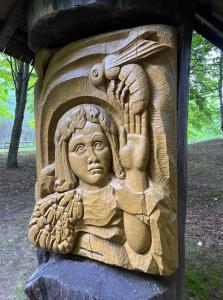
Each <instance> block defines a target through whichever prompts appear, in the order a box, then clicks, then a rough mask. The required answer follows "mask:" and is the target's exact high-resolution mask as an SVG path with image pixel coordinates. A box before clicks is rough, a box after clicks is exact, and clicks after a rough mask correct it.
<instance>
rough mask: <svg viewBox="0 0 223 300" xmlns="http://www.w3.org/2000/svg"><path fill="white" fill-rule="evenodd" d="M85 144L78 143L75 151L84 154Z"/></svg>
mask: <svg viewBox="0 0 223 300" xmlns="http://www.w3.org/2000/svg"><path fill="white" fill-rule="evenodd" d="M85 150H86V149H85V146H84V145H77V146H76V147H75V149H74V152H76V153H77V154H82V153H84V152H85Z"/></svg>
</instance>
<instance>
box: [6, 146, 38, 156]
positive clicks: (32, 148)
mask: <svg viewBox="0 0 223 300" xmlns="http://www.w3.org/2000/svg"><path fill="white" fill-rule="evenodd" d="M35 150H36V148H35V147H26V148H19V151H18V152H19V153H23V152H34V151H35ZM0 154H5V155H7V154H8V149H4V150H3V149H0Z"/></svg>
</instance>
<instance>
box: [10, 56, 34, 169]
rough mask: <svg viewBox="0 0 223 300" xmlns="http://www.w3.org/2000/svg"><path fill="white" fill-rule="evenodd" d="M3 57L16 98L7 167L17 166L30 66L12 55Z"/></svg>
mask: <svg viewBox="0 0 223 300" xmlns="http://www.w3.org/2000/svg"><path fill="white" fill-rule="evenodd" d="M5 59H6V60H7V62H8V64H9V66H10V70H11V76H12V79H13V83H14V87H15V98H16V106H15V118H14V124H13V128H12V133H11V140H10V146H9V152H8V158H7V167H9V168H16V167H18V148H19V141H20V137H21V133H22V123H23V118H24V111H25V107H26V101H27V92H28V83H29V78H30V75H31V72H32V68H31V70H30V67H29V65H28V64H26V63H24V62H22V61H18V60H16V59H14V58H12V57H8V56H5Z"/></svg>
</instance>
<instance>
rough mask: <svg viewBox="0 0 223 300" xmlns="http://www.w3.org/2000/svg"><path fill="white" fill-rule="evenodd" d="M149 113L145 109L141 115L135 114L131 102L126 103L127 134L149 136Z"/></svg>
mask: <svg viewBox="0 0 223 300" xmlns="http://www.w3.org/2000/svg"><path fill="white" fill-rule="evenodd" d="M147 116H148V114H147V111H144V112H143V113H142V114H141V115H140V114H134V111H133V110H132V108H131V105H130V104H129V103H125V105H124V117H123V120H124V124H123V125H124V128H125V130H126V132H127V134H129V133H130V134H141V135H143V136H145V137H147V136H148V117H147Z"/></svg>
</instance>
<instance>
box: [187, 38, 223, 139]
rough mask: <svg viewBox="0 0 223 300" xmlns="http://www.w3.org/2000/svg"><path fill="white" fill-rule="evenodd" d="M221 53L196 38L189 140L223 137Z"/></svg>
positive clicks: (191, 84) (192, 55)
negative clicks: (222, 126)
mask: <svg viewBox="0 0 223 300" xmlns="http://www.w3.org/2000/svg"><path fill="white" fill-rule="evenodd" d="M220 53H221V52H220V50H219V49H218V48H216V47H215V46H214V45H212V44H211V43H210V42H208V41H207V40H206V39H204V38H203V37H202V36H200V35H199V34H197V33H194V34H193V40H192V53H191V68H190V99H189V115H188V138H189V140H199V139H200V140H201V139H209V138H214V137H216V136H219V135H221V133H222V132H221V126H220V124H221V114H220V113H219V111H220V109H219V97H220V94H219V89H220V87H219V84H220V83H219V82H220V81H219V80H220V70H222V63H220ZM221 89H222V88H221Z"/></svg>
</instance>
